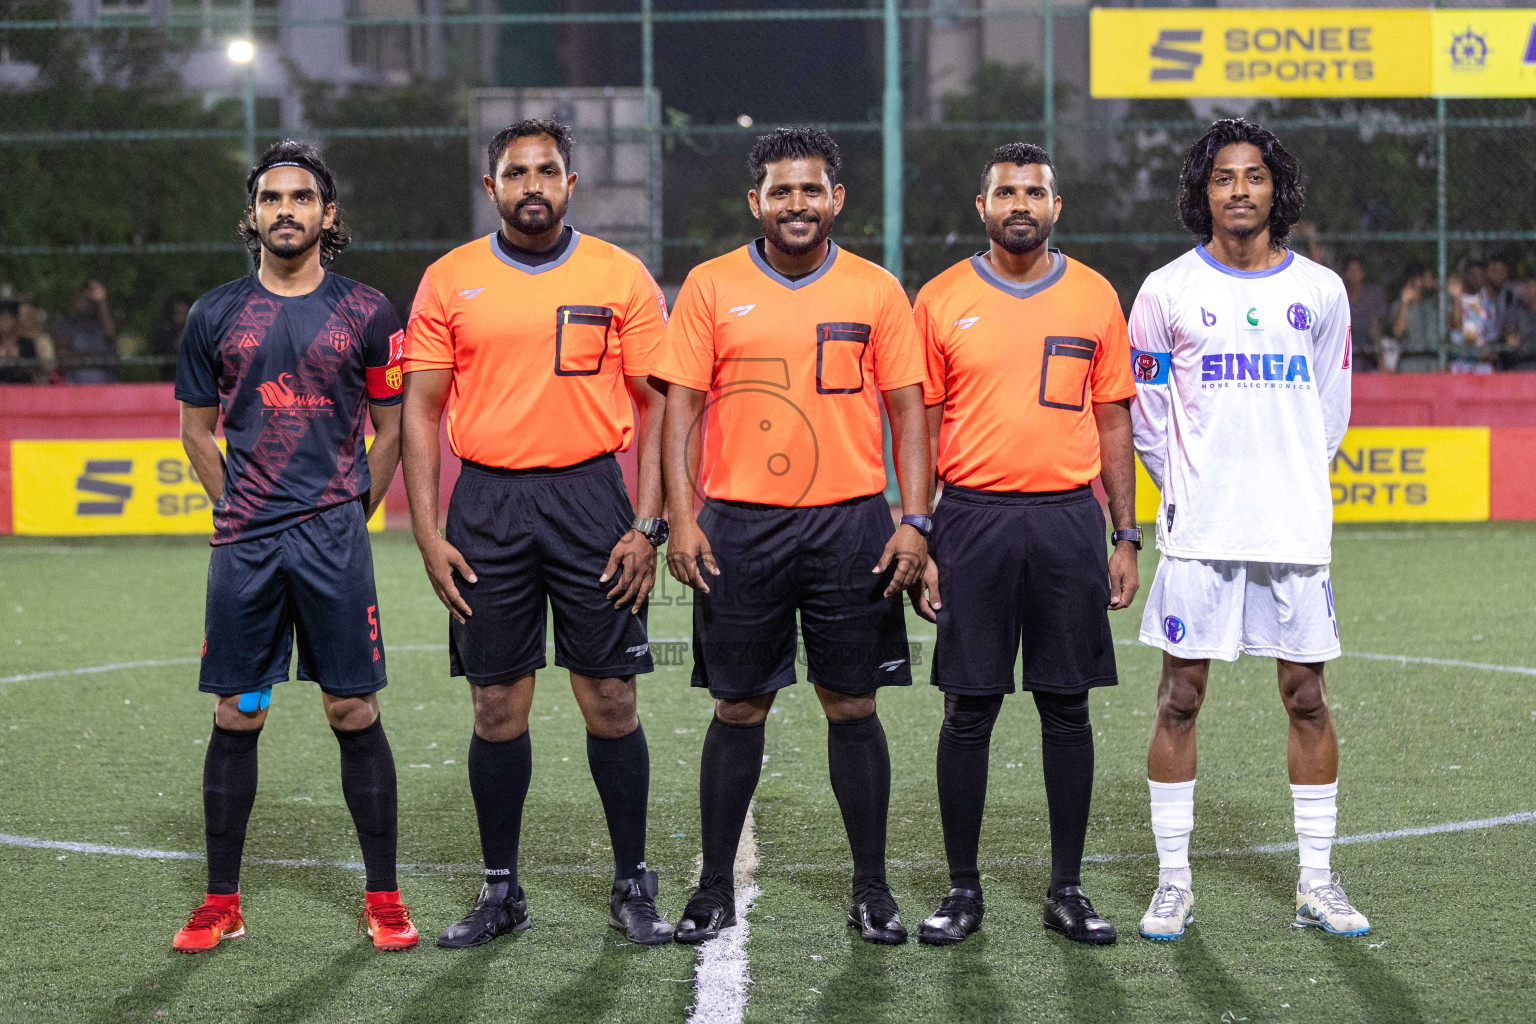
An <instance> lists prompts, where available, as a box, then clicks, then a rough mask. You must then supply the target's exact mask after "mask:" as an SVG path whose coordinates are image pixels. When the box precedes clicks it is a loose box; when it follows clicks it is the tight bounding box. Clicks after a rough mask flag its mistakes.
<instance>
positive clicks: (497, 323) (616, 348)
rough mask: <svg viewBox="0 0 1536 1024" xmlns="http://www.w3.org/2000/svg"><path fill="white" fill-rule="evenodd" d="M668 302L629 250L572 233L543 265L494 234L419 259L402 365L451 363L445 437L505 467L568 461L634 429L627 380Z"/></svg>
mask: <svg viewBox="0 0 1536 1024" xmlns="http://www.w3.org/2000/svg"><path fill="white" fill-rule="evenodd" d="M666 320H667V305H666V300H665V299H664V298H663V297H662V294H661V289H659V288H657V287H656V282H655V281H653V280H652V279H651V275H650V272H649V271H647V270H646V269H645V266H644V265H643V264H642V263H641V262H640V261H639V260H638V259H636V258H635V257H633V256H631V255H630V254H629V253H627V252H625V251H624V250H623V249H620V248H618V247H617V246H615V245H610V244H609V243H607V242H604V241H602V240H600V239H597V238H593V237H592V236H591V235H583V234H582V233H581V232H579V231H573V232H572V233H571V238H570V241H569V243H568V245H567V248H566V250H565V252H564V254H563V255H562V256H561V257H559V258H558V259H555V260H553V261H551V262H549V263H544V264H542V265H530V264H524V263H521V262H518V261H517V260H515V259H514V258H513V257H511V256H508V255H507V254H506V253H505V252H503V251H502V249H501V247H500V246H499V245H498V244H497V242H496V236H495V235H488V236H486V237H484V238H480V239H476V240H475V241H473V242H471V243H469V244H468V245H461V246H459V247H458V248H457V249H454V250H453V251H452V252H450V253H448V254H447V255H446V256H444V257H443V258H442V259H440V260H438V261H437V262H436V263H434V264H432V265H431V266H430V267H428V268H427V272H426V275H425V276H423V277H422V279H421V286H420V287H419V288H418V289H417V291H416V301H415V303H414V304H413V305H412V307H411V319H410V322H409V324H407V325H406V331H405V372H406V373H412V372H414V371H416V370H440V369H447V370H452V371H453V386H452V388H451V389H450V392H449V398H448V441H449V444H450V445H452V447H453V452H454V454H455V455H457V456H459V457H460V458H464V459H469V460H470V461H472V462H479V463H482V464H484V465H487V466H500V467H503V468H505V469H532V468H536V467H542V468H558V467H560V466H570V465H573V464H575V463H578V462H582V461H584V460H586V459H590V458H593V457H594V456H598V455H602V454H604V453H606V452H616V451H623V450H624V449H626V448H628V447H629V444H630V441H631V439H632V438H633V437H634V432H635V422H634V413H633V411H632V409H631V407H630V401H629V391H628V389H627V388H626V386H625V381H624V378H625V377H638V376H644V375H646V374H648V373H650V372H651V363H652V361H653V359H654V357H655V354H656V349H657V347H658V346H659V345H660V344H661V338H662V335H663V332H664V330H665V327H666Z"/></svg>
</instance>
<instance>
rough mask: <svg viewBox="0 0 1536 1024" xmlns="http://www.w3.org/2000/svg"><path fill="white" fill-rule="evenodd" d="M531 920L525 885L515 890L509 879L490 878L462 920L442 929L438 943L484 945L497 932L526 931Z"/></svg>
mask: <svg viewBox="0 0 1536 1024" xmlns="http://www.w3.org/2000/svg"><path fill="white" fill-rule="evenodd" d="M532 923H533V922H532V921H530V920H528V897H527V895H526V894H525V893H524V892H523V887H522V886H518V887H517V891H516V892H513V891H512V885H511V883H510V882H497V883H495V884H492V883H490V882H487V883H486V884H485V886H484V887H483V888H482V889H481V890H480V895H479V896H477V897H475V905H474V906H473V907H471V908H470V909H469V913H468V914H465V915H464V919H463V920H462V921H459V922H458V923H457V924H451V925H449V926H448V927H447V928H445V929H443V934H441V935H439V936H438V937H437V944H438V945H439V946H442V947H443V948H444V949H468V948H470V947H471V946H483V945H485V944H486V943H487V942H490V941H491V940H492V939H494V938H495V937H496V936H498V935H505V934H506V933H507V932H521V931H526V930H527V929H528V927H529V926H530V925H532Z"/></svg>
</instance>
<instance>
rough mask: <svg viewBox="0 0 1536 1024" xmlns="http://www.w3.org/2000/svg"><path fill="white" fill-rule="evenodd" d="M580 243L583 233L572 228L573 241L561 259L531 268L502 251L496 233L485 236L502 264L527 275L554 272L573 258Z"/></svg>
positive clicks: (566, 247) (567, 246)
mask: <svg viewBox="0 0 1536 1024" xmlns="http://www.w3.org/2000/svg"><path fill="white" fill-rule="evenodd" d="M499 230H500V228H498V229H497V231H499ZM580 241H581V232H580V231H577V230H576V229H575V228H571V240H570V241H569V242H568V243H566V246H565V252H563V253H561V254H560V258H559V259H554V260H550V261H549V262H548V263H541V264H539V265H538V266H536V267H530V266H529V265H528V264H526V263H523V262H520V261H519V260H516V259H514V258H512V257H511V256H508V255H507V254H506V253H505V252H503V251H502V249H501V246H500V245H499V244H497V242H496V231H492V232H491V233H490V234H488V235H486V236H485V243H486V244H487V245H489V246H490V247H491V252H492V253H493V254H495V256H496V258H497V259H499V260H501V262H503V263H505V264H506V265H507V266H509V267H512V268H513V269H515V270H521V271H522V272H523V273H525V274H542V273H544V272H546V271H549V270H554V269H555V268H556V267H558V266H560V264H562V263H564V262H565V261H566V260H568V259H570V258H571V253H573V252H575V251H576V243H577V242H580Z"/></svg>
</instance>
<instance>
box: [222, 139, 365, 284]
mask: <svg viewBox="0 0 1536 1024" xmlns="http://www.w3.org/2000/svg"><path fill="white" fill-rule="evenodd" d="M280 164H292V165H296V166H299V167H302V168H304V169H305V170H306V171H308V172H309V173H310V174H313V175H314V176H315V184H317V185H319V186H320V201H321V202H322V203H324V204H325V205H327V206H330V205H332V204H334V203H335V202H336V177H335V175H333V174H332V173H331V169H330V168H329V167H328V166H326V163H325V160H323V159H322V158H321V156H320V151H319V150H318V149H316V148H315V147H314V146H311V145H309V144H308V143H304V142H295V141H294V140H293V139H284V140H283V141H282V142H277V143H273V144H272V145H271V146H270V147H269V148H268V149H267V151H266V152H265V153H263V154H261V159H259V160H257V161H256V166H254V167H252V168H251V173H250V174H247V175H246V176H245V195H246V199H247V201H248V202H249V205H250V206H251V207H252V208H254V207H255V205H256V183H257V182H258V181H260V180H261V176H262V175H263V174H266V173H267V172H268V171H269V170H271V169H272V168H273V167H276V166H278V165H280ZM235 234H237V235H239V236H240V241H242V242H244V243H245V251H246V252H248V253H250V254H251V259H252V260H255V261H256V262H258V263H259V262H260V261H261V236H260V235H259V234H257V232H256V225H255V224H253V223H252V222H251V218H250V216H249V214H247V215H246V216H244V217H241V218H240V223H239V224H237V225H236V226H235ZM351 241H352V232H350V231H348V230H347V226H346V225H345V224H344V223H342V220H341V207H340V206H337V207H336V216H335V218H334V219H333V220H332V221H331V226H330V227H328V228H324V229H322V230H321V232H320V265H321V266H322V267H328V266H330V265H331V263H332V262H333V261H334V260H335V259H336V257H337V256H340V255H341V251H342V250H343V249H345V248H346V247H347V245H348V244H349V243H350V242H351Z"/></svg>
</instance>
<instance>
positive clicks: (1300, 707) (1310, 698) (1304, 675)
mask: <svg viewBox="0 0 1536 1024" xmlns="http://www.w3.org/2000/svg"><path fill="white" fill-rule="evenodd" d="M1280 699H1281V700H1282V701H1284V702H1285V712H1286V714H1288V715H1290V716H1291V721H1293V722H1299V723H1307V724H1312V725H1317V726H1321V725H1323V724H1324V723H1326V722H1327V721H1328V695H1327V693H1326V692H1325V691H1324V689H1323V676H1322V673H1321V672H1315V671H1311V670H1309V669H1305V668H1300V667H1298V670H1294V671H1291V672H1288V673H1285V675H1284V678H1282V680H1281V684H1280Z"/></svg>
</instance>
